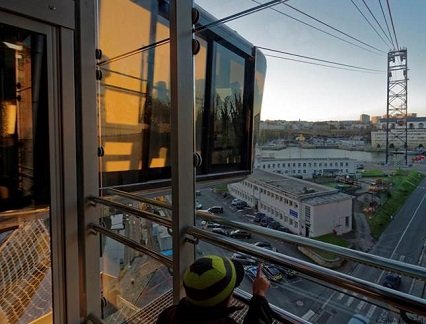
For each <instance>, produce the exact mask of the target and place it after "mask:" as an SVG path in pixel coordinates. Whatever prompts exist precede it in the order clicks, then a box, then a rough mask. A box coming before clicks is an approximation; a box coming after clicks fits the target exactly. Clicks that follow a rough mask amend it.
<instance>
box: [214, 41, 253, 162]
mask: <svg viewBox="0 0 426 324" xmlns="http://www.w3.org/2000/svg"><path fill="white" fill-rule="evenodd" d="M244 63H245V62H244V58H242V57H240V56H238V55H236V54H235V53H233V52H231V51H230V50H228V49H226V48H225V47H223V46H221V45H219V44H217V48H216V71H215V86H214V93H213V95H214V108H213V114H214V129H213V150H212V157H211V159H212V161H211V162H212V164H213V165H221V164H222V165H224V164H238V163H240V162H241V154H242V145H243V141H244V131H245V129H244V125H245V117H244V106H243V97H244V96H243V95H244V93H243V89H244Z"/></svg>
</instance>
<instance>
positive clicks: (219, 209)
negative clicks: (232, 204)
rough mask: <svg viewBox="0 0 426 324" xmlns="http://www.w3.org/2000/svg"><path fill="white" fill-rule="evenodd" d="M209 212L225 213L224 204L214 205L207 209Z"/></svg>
mask: <svg viewBox="0 0 426 324" xmlns="http://www.w3.org/2000/svg"><path fill="white" fill-rule="evenodd" d="M207 211H208V212H210V213H213V214H222V213H223V207H222V206H213V207H210V208H209V209H207Z"/></svg>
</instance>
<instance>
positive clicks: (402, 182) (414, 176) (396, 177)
mask: <svg viewBox="0 0 426 324" xmlns="http://www.w3.org/2000/svg"><path fill="white" fill-rule="evenodd" d="M423 177H424V175H422V174H421V173H418V172H417V171H409V170H399V171H397V172H395V174H393V175H392V176H391V177H390V178H389V179H388V181H391V182H392V187H391V188H390V193H389V194H388V197H387V199H386V201H385V202H384V204H383V205H381V206H380V207H379V208H378V209H377V211H376V213H375V214H374V215H372V216H371V217H370V218H369V220H368V221H369V224H370V229H371V233H372V235H373V237H374V238H376V239H377V238H379V237H380V235H381V234H382V232H383V231H384V230H385V228H386V226H387V225H388V223H389V222H390V221H391V220H392V217H393V215H395V214H396V213H397V212H398V210H399V209H400V208H401V206H402V205H403V204H404V203H405V200H406V199H407V197H408V196H409V195H410V194H411V192H412V191H413V190H414V189H415V188H416V187H417V185H418V184H419V183H420V181H421V180H422V179H423Z"/></svg>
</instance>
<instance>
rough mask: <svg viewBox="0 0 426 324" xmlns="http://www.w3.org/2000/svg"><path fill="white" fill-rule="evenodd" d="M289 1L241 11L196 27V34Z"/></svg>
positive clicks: (275, 0) (278, 0) (273, 2)
mask: <svg viewBox="0 0 426 324" xmlns="http://www.w3.org/2000/svg"><path fill="white" fill-rule="evenodd" d="M287 1H289V0H273V1H269V2H266V3H264V4H261V5H259V6H256V7H253V8H250V9H247V10H243V11H240V12H238V13H236V14H233V15H231V16H228V17H225V18H222V19H219V20H216V21H214V22H212V23H210V24H207V25H204V26H199V27H196V28H194V32H200V31H203V30H205V29H209V28H211V27H214V26H217V25H221V24H224V23H226V22H228V21H231V20H235V19H238V18H241V17H244V16H247V15H250V14H252V13H255V12H258V11H261V10H264V9H267V8H270V7H272V6H276V5H277V4H280V3H282V4H284V3H285V2H287Z"/></svg>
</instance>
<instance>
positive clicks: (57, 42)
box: [0, 0, 80, 323]
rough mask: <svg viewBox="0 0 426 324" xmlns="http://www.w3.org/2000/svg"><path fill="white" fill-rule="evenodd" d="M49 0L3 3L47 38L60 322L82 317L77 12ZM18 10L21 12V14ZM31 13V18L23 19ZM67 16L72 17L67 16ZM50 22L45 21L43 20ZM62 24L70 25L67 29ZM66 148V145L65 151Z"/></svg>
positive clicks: (10, 18)
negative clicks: (77, 155) (75, 34)
mask: <svg viewBox="0 0 426 324" xmlns="http://www.w3.org/2000/svg"><path fill="white" fill-rule="evenodd" d="M49 5H51V3H49V2H48V1H36V3H31V4H29V3H28V2H26V1H20V0H18V1H14V2H11V1H1V2H0V10H7V11H11V12H14V13H6V12H3V11H1V12H0V20H1V22H2V23H5V24H9V25H11V26H16V27H17V28H23V29H27V30H29V31H33V32H37V33H40V34H43V35H45V36H46V50H47V53H46V54H47V73H48V76H47V80H48V85H47V86H48V89H47V91H48V94H49V95H48V118H49V121H48V131H49V157H48V158H49V163H50V187H51V190H50V221H51V264H52V286H53V288H52V303H53V305H52V306H53V319H54V323H64V322H77V321H78V320H79V307H80V302H79V291H78V286H77V285H76V284H75V283H76V282H78V281H79V274H78V273H79V272H78V253H77V251H78V247H77V244H78V240H77V217H76V216H77V215H76V208H75V206H76V204H75V202H76V200H77V194H76V191H77V185H76V177H75V175H76V165H75V161H76V159H75V157H76V151H75V137H74V135H73V134H74V133H75V114H74V107H75V103H74V98H75V92H74V77H73V76H74V64H73V58H74V55H73V42H74V38H73V37H74V36H73V31H72V30H71V29H69V28H68V27H72V26H73V24H72V23H71V21H72V19H73V18H74V11H73V10H72V8H70V6H69V4H66V2H65V1H63V2H60V3H58V4H57V7H55V9H52V8H51V7H49ZM15 13H16V15H15ZM23 13H25V14H27V15H28V16H30V17H28V18H27V17H22V14H23ZM65 17H67V18H65ZM36 19H37V20H36ZM40 19H41V20H44V21H43V22H41V21H40ZM61 24H65V25H66V26H65V27H64V26H63V25H61ZM65 147H66V149H65Z"/></svg>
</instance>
